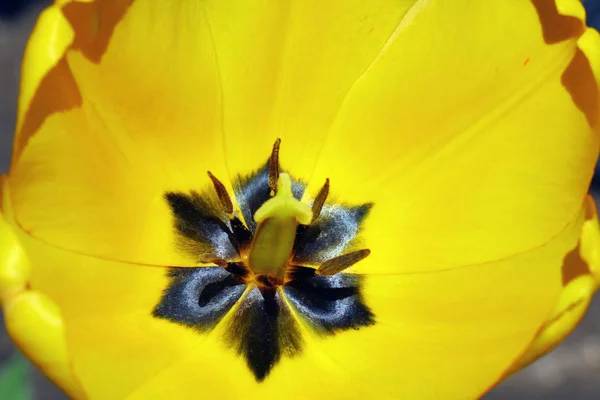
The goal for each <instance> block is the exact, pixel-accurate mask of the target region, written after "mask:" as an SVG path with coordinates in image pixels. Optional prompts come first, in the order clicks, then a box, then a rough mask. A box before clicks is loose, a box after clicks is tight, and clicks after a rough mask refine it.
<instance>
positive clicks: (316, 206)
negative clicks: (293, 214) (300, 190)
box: [311, 178, 329, 222]
mask: <svg viewBox="0 0 600 400" xmlns="http://www.w3.org/2000/svg"><path fill="white" fill-rule="evenodd" d="M327 196H329V178H327V179H326V180H325V184H324V185H323V187H322V188H321V190H319V194H318V195H317V198H316V199H315V201H314V202H313V204H312V212H313V217H312V221H311V222H315V221H316V220H317V218H319V215H321V210H322V209H323V204H325V200H327Z"/></svg>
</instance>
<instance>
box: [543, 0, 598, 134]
mask: <svg viewBox="0 0 600 400" xmlns="http://www.w3.org/2000/svg"><path fill="white" fill-rule="evenodd" d="M532 3H533V5H534V7H535V9H536V11H537V13H538V17H539V19H540V24H541V25H542V34H543V36H544V41H545V42H546V43H547V44H556V43H560V42H563V41H567V40H573V39H577V38H579V37H580V36H581V35H583V33H584V32H585V29H586V27H585V23H584V21H582V20H581V19H579V18H577V17H574V16H570V15H562V14H560V13H559V11H558V8H557V6H556V3H555V2H554V1H548V0H532ZM561 83H562V85H563V86H564V87H565V89H567V91H568V92H569V94H570V95H571V98H572V99H573V102H574V103H575V105H576V106H577V108H578V109H579V110H580V111H581V112H582V113H584V114H585V117H586V119H587V121H588V124H589V125H590V126H595V125H596V123H597V121H598V83H597V80H596V78H595V77H594V73H593V70H592V67H591V65H590V62H589V60H588V58H587V57H586V55H585V53H584V52H583V51H582V50H581V49H579V48H578V49H577V50H576V53H575V56H574V57H573V59H572V60H571V62H570V63H569V65H568V66H567V68H566V70H565V71H564V73H563V75H562V77H561Z"/></svg>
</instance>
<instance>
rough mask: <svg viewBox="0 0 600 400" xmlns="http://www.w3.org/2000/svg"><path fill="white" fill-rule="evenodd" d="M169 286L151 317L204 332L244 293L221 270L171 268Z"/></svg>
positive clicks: (241, 286) (237, 282) (241, 284)
mask: <svg viewBox="0 0 600 400" xmlns="http://www.w3.org/2000/svg"><path fill="white" fill-rule="evenodd" d="M169 276H170V279H171V284H170V285H169V287H168V288H167V289H166V290H165V291H164V294H163V296H162V299H161V300H160V303H158V305H157V306H156V308H155V309H154V312H153V313H152V315H154V316H155V317H158V318H163V319H167V320H169V321H172V322H175V323H178V324H182V325H186V326H189V327H192V328H194V329H196V330H198V331H201V332H206V331H209V330H211V329H212V328H214V326H215V325H216V324H217V323H218V322H219V321H220V320H221V318H223V316H224V315H225V314H226V313H227V311H229V310H230V309H231V307H233V305H234V304H235V302H236V301H237V300H238V299H239V298H240V297H241V295H242V294H243V293H244V290H245V289H246V284H245V283H244V281H243V280H242V279H241V278H239V277H238V276H236V275H232V274H230V273H229V272H227V271H226V270H225V269H224V268H221V267H201V268H171V269H170V273H169Z"/></svg>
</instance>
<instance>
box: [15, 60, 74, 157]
mask: <svg viewBox="0 0 600 400" xmlns="http://www.w3.org/2000/svg"><path fill="white" fill-rule="evenodd" d="M81 105H82V98H81V93H80V92H79V88H78V87H77V84H76V83H75V79H74V78H73V75H72V74H71V69H70V68H69V65H68V64H67V62H66V60H65V58H64V57H63V58H62V59H61V60H60V61H59V62H58V63H57V64H56V66H54V68H52V69H51V70H50V72H48V74H47V75H46V76H45V77H44V78H43V79H42V82H41V83H40V86H39V87H38V90H37V91H36V93H35V95H34V97H33V99H32V101H31V104H30V105H29V107H28V110H27V113H26V115H25V119H24V122H23V126H22V128H21V131H20V132H19V135H17V138H18V140H17V141H16V142H15V145H14V149H13V165H15V161H16V160H17V159H18V157H19V155H20V154H21V152H22V151H23V148H24V147H25V145H26V144H27V142H28V141H29V138H31V136H33V134H34V133H35V132H37V130H38V129H39V128H40V127H41V126H42V124H43V123H44V121H45V120H46V118H48V117H49V116H50V115H52V114H54V113H58V112H63V111H67V110H70V109H72V108H76V107H81Z"/></svg>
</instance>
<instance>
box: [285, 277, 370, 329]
mask: <svg viewBox="0 0 600 400" xmlns="http://www.w3.org/2000/svg"><path fill="white" fill-rule="evenodd" d="M359 285H360V277H359V276H357V275H351V274H337V275H333V276H322V275H314V276H312V277H310V278H307V279H300V280H297V281H292V282H289V283H287V284H286V285H285V286H284V287H283V292H284V293H285V296H286V298H287V299H288V300H289V302H290V303H291V304H292V306H293V307H294V309H296V311H297V312H298V314H300V316H302V317H303V318H304V319H305V320H307V321H308V322H309V325H310V326H311V327H313V328H314V329H315V330H316V331H317V332H319V333H322V334H329V335H330V334H334V333H335V332H336V331H342V330H347V329H359V328H360V327H363V326H369V325H373V324H374V323H375V319H374V315H373V313H372V312H371V310H370V309H369V308H368V307H367V306H366V305H365V304H364V303H363V299H362V297H361V295H360V291H359Z"/></svg>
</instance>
